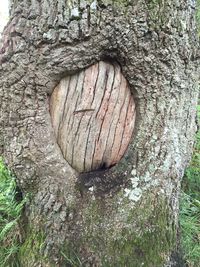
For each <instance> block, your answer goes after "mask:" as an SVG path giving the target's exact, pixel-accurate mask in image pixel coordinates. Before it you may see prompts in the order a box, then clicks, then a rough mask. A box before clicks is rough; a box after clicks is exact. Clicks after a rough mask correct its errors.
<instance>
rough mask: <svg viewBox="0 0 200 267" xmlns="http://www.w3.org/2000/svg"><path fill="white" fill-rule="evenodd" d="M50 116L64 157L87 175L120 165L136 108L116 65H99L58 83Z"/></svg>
mask: <svg viewBox="0 0 200 267" xmlns="http://www.w3.org/2000/svg"><path fill="white" fill-rule="evenodd" d="M50 114H51V118H52V124H53V128H54V132H55V136H56V139H57V143H58V145H59V146H60V149H61V151H62V153H63V156H64V158H65V159H66V160H67V161H68V163H69V164H70V165H71V166H72V167H73V168H74V169H75V170H77V171H78V172H89V171H94V170H98V169H103V168H109V167H112V166H113V165H115V164H116V163H118V162H119V161H120V159H121V158H122V156H123V155H124V153H125V151H126V149H127V147H128V144H129V142H130V139H131V136H132V133H133V129H134V123H135V103H134V100H133V97H132V95H131V92H130V88H129V85H128V82H127V81H126V79H125V78H124V76H123V74H122V72H121V68H120V66H119V65H118V64H117V63H113V64H111V63H107V62H103V61H100V62H99V63H97V64H94V65H92V66H90V67H89V68H87V69H85V70H82V71H80V72H79V73H76V74H74V75H71V76H67V77H65V78H63V79H62V80H61V81H60V83H59V84H58V86H57V87H56V88H55V89H54V91H53V93H52V96H51V99H50Z"/></svg>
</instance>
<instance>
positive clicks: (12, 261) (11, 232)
mask: <svg viewBox="0 0 200 267" xmlns="http://www.w3.org/2000/svg"><path fill="white" fill-rule="evenodd" d="M16 195H17V187H16V183H15V179H14V178H13V176H12V175H11V173H10V172H9V171H8V170H7V169H6V167H5V166H4V164H3V162H2V159H0V266H1V267H18V266H19V263H18V260H17V253H18V251H19V246H20V243H21V241H22V240H21V239H22V237H21V234H20V233H21V231H20V226H19V220H20V217H21V214H22V209H23V206H24V202H25V200H23V201H20V202H19V201H17V200H16Z"/></svg>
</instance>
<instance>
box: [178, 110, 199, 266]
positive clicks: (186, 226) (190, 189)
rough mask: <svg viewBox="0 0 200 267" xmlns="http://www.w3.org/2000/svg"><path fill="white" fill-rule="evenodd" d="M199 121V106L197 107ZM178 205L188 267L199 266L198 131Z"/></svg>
mask: <svg viewBox="0 0 200 267" xmlns="http://www.w3.org/2000/svg"><path fill="white" fill-rule="evenodd" d="M198 118H199V119H200V106H198ZM182 190H183V191H182V197H181V203H180V227H181V245H182V250H183V254H184V259H185V261H186V263H187V265H188V266H189V267H196V266H200V130H199V131H198V133H197V138H196V146H195V149H194V153H193V158H192V162H191V164H190V166H189V168H188V169H187V170H186V172H185V176H184V179H183V183H182Z"/></svg>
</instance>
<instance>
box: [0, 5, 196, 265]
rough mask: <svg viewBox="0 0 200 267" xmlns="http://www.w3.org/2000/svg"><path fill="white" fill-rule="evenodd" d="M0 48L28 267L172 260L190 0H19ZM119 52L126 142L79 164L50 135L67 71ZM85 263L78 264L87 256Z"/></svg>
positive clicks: (190, 136)
mask: <svg viewBox="0 0 200 267" xmlns="http://www.w3.org/2000/svg"><path fill="white" fill-rule="evenodd" d="M10 15H11V17H10V21H9V23H8V25H7V26H6V28H5V30H4V32H3V39H2V46H1V53H0V62H1V65H0V110H1V115H0V153H1V154H2V155H3V156H4V158H5V160H6V163H7V164H8V165H9V167H10V168H11V169H12V170H13V172H14V173H15V175H16V177H17V182H18V185H19V187H20V189H21V191H22V193H23V194H24V195H25V194H27V193H30V194H29V202H28V203H27V205H26V209H25V214H26V218H27V220H26V224H25V230H26V234H25V236H24V243H23V244H22V247H21V249H20V258H21V265H22V266H26V267H27V266H31V267H32V266H113V267H114V266H130V267H138V266H147V267H159V266H164V265H165V266H172V265H173V263H172V262H171V261H170V254H171V252H172V251H173V250H174V239H175V232H176V225H177V215H178V195H179V190H180V180H181V177H182V175H183V171H184V168H185V167H186V165H187V163H188V161H189V159H190V155H191V152H192V147H193V142H194V133H195V130H196V123H195V106H196V102H197V95H198V89H197V69H196V65H197V56H196V54H197V52H196V51H197V40H196V35H195V22H194V17H195V3H194V1H192V0H179V1H178V0H168V1H157V0H155V1H153V0H146V1H145V0H135V1H128V0H126V1H125V0H124V1H122V0H118V1H109V0H101V1H93V2H92V1H91V2H90V1H82V0H79V1H78V0H77V1H73V0H54V1H53V0H52V1H50V0H40V1H39V0H15V1H11V10H10ZM100 60H104V61H110V62H111V63H112V62H118V64H119V65H120V66H121V69H122V72H123V75H124V77H125V78H126V79H127V81H128V83H129V86H130V90H131V93H132V96H133V98H134V101H135V103H136V126H135V128H134V133H133V136H132V138H131V141H130V144H129V147H128V150H127V151H126V153H125V155H124V157H123V158H122V159H121V160H120V162H119V163H118V164H117V165H116V166H114V167H113V168H111V169H108V170H102V171H97V172H88V173H85V174H79V173H78V172H76V171H75V170H74V169H73V168H72V167H71V166H70V165H69V164H68V162H67V161H66V160H65V159H64V157H63V154H62V152H61V149H60V147H59V146H58V144H57V140H56V138H55V135H54V130H53V127H52V122H51V117H50V112H49V98H50V96H51V93H52V91H53V89H54V88H55V87H56V86H57V84H58V83H59V82H60V80H61V79H62V78H63V77H66V76H68V75H71V74H74V73H77V72H80V70H84V69H86V68H88V67H89V66H90V65H92V64H94V63H97V62H99V61H100ZM81 264H82V265H81Z"/></svg>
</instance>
